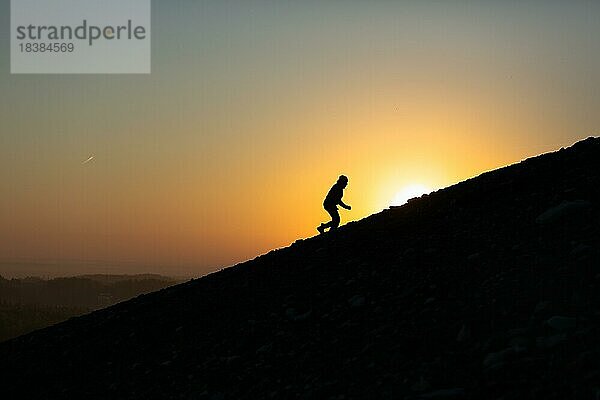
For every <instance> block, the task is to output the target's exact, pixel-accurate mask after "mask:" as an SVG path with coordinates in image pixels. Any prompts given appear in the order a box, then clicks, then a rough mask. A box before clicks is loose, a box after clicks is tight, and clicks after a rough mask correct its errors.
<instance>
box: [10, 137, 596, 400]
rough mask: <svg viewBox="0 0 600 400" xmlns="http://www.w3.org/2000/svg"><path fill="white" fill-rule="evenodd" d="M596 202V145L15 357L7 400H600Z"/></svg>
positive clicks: (378, 219)
mask: <svg viewBox="0 0 600 400" xmlns="http://www.w3.org/2000/svg"><path fill="white" fill-rule="evenodd" d="M599 200H600V139H594V138H590V139H587V140H585V141H582V142H579V143H577V144H576V145H574V146H572V147H570V148H568V149H564V150H561V151H559V152H556V153H551V154H546V155H542V156H539V157H535V158H532V159H529V160H526V161H524V162H521V163H519V164H516V165H513V166H510V167H506V168H502V169H500V170H497V171H493V172H489V173H485V174H483V175H481V176H479V177H477V178H474V179H470V180H468V181H466V182H463V183H460V184H458V185H455V186H452V187H450V188H447V189H444V190H440V191H438V192H436V193H434V194H431V195H429V196H424V197H422V198H420V199H418V200H413V201H411V202H409V204H407V205H405V206H403V207H399V208H393V209H390V210H386V211H383V212H381V213H379V214H376V215H373V216H371V217H368V218H366V219H364V220H362V221H359V222H356V223H351V224H348V225H346V226H345V227H343V228H342V229H340V230H339V231H338V232H337V233H335V234H329V235H325V236H321V237H315V238H312V239H307V240H303V241H298V242H296V243H295V244H294V245H292V246H291V247H289V248H285V249H281V250H277V251H273V252H271V253H269V254H266V255H264V256H261V257H258V258H256V259H255V260H252V261H249V262H246V263H243V264H239V265H237V266H234V267H231V268H228V269H225V270H223V271H221V272H218V273H215V274H212V275H209V276H207V277H204V278H202V279H198V280H194V281H191V282H188V283H185V284H181V285H178V286H174V287H171V288H168V289H165V290H161V291H160V292H156V293H152V294H148V295H144V296H140V297H137V298H135V299H133V300H130V301H127V302H124V303H121V304H118V305H116V306H113V307H110V308H107V309H104V310H100V311H97V312H94V313H92V314H89V315H86V316H83V317H79V318H74V319H71V320H69V321H67V322H65V323H62V324H59V325H56V326H54V327H51V328H47V329H44V330H41V331H38V332H34V333H32V334H29V335H26V336H22V337H20V338H17V339H14V340H11V341H9V342H5V343H3V344H0V377H1V380H2V382H3V383H2V393H3V396H2V397H3V398H4V399H9V398H23V399H43V398H53V399H129V398H131V399H170V398H173V399H179V398H180V399H263V398H273V399H295V398H302V399H354V398H356V399H402V398H408V399H419V398H423V399H442V398H444V399H450V398H466V399H484V398H487V399H494V398H498V399H500V398H502V399H514V398H528V399H567V398H569V399H591V398H596V395H597V393H599V389H598V388H600V290H599V289H600V262H599V261H600V253H599V251H600V246H598V244H599V242H600V228H599V227H600V224H599V223H600V210H599V207H598V205H599ZM4 394H8V397H5V396H4Z"/></svg>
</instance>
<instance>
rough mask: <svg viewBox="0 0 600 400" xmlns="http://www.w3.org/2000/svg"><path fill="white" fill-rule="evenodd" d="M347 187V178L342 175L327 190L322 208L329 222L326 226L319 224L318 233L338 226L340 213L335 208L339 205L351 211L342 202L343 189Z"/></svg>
mask: <svg viewBox="0 0 600 400" xmlns="http://www.w3.org/2000/svg"><path fill="white" fill-rule="evenodd" d="M347 185H348V178H347V177H346V176H344V175H340V177H339V178H338V180H337V182H336V183H334V184H333V186H332V187H331V189H329V193H327V196H326V197H325V201H323V208H325V211H327V212H328V213H329V215H331V221H330V222H328V223H326V224H321V225H319V226H318V227H317V230H318V231H319V233H324V232H325V229H327V228H329V231H330V232H331V231H332V230H334V229H337V227H338V226H339V225H340V213H339V212H338V208H337V206H338V205H340V206H342V207H343V208H345V209H346V210H351V209H352V207H350V206H349V205H347V204H344V202H343V201H342V196H344V188H345V187H346V186H347Z"/></svg>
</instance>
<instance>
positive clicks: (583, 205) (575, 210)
mask: <svg viewBox="0 0 600 400" xmlns="http://www.w3.org/2000/svg"><path fill="white" fill-rule="evenodd" d="M591 205H592V203H590V202H589V201H585V200H575V201H563V202H562V203H560V204H559V205H558V206H556V207H552V208H549V209H548V210H546V211H544V212H543V213H542V214H540V215H539V216H538V217H537V218H536V220H535V221H536V222H537V223H538V224H541V225H545V224H552V223H555V222H558V221H560V220H562V219H564V218H566V217H571V216H573V215H576V214H579V213H581V212H583V211H585V210H587V209H589V208H590V207H591Z"/></svg>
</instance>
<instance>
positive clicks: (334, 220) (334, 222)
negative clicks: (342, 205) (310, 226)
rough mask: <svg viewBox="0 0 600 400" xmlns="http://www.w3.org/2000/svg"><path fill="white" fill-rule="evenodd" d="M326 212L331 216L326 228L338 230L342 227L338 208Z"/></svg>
mask: <svg viewBox="0 0 600 400" xmlns="http://www.w3.org/2000/svg"><path fill="white" fill-rule="evenodd" d="M326 211H327V212H328V213H329V215H331V221H330V222H328V223H327V224H325V226H326V227H327V228H330V230H333V229H337V227H338V226H340V213H339V212H338V209H337V207H334V208H329V209H326Z"/></svg>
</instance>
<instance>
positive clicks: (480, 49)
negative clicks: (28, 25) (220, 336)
mask: <svg viewBox="0 0 600 400" xmlns="http://www.w3.org/2000/svg"><path fill="white" fill-rule="evenodd" d="M9 4H10V2H9V1H8V0H0V21H1V22H2V24H1V25H0V26H2V28H1V30H0V32H1V33H0V91H1V92H2V94H3V96H2V97H1V98H0V118H1V119H2V122H3V123H2V126H1V127H0V185H1V192H2V194H3V196H1V197H0V275H5V274H7V273H6V272H3V271H2V268H3V267H2V266H3V265H4V266H6V265H8V264H15V263H17V264H19V263H21V264H20V265H25V264H29V265H44V267H42V269H45V268H49V270H50V272H51V271H52V266H55V267H56V270H55V271H54V274H52V276H57V275H73V274H72V273H68V272H67V271H71V270H73V271H77V270H78V268H81V270H80V271H79V272H78V273H77V274H85V273H115V272H114V271H113V270H117V271H120V272H119V273H160V274H163V275H168V276H200V275H204V274H206V273H209V272H211V271H214V270H216V269H219V268H221V267H223V266H228V265H231V264H234V263H236V262H240V261H244V260H247V259H250V258H253V257H255V256H257V255H259V254H262V253H265V252H266V251H268V250H270V249H273V248H278V247H282V246H286V245H289V244H290V243H292V242H293V241H294V240H296V239H298V238H303V237H308V236H312V235H314V234H316V231H315V227H316V226H317V225H318V224H319V223H320V222H323V221H325V220H326V218H327V216H326V214H325V212H324V211H323V210H322V206H321V204H322V201H323V198H324V196H325V194H326V192H327V190H328V189H329V187H330V186H331V185H332V184H333V182H334V181H335V180H336V178H337V176H338V175H339V174H340V173H344V174H346V175H348V176H349V178H350V182H349V185H348V188H347V190H346V194H345V197H344V199H345V201H347V203H349V204H351V205H352V206H353V208H352V211H349V212H344V213H343V214H342V223H346V222H348V221H351V220H358V219H361V218H363V217H365V216H367V215H370V214H372V213H375V212H378V211H380V210H382V209H384V208H387V207H388V206H389V205H390V204H392V203H393V202H394V201H396V200H395V199H398V198H402V194H403V193H404V192H406V190H407V188H411V187H423V188H427V189H428V190H435V189H439V188H442V187H447V186H449V185H451V184H454V183H456V182H460V181H462V180H464V179H467V178H470V177H473V176H476V175H478V174H480V173H482V172H485V171H489V170H492V169H496V168H499V167H502V166H505V165H508V164H513V163H515V162H518V161H520V160H523V159H525V158H527V157H531V156H535V155H538V154H541V153H545V152H549V151H553V150H557V149H559V148H561V147H566V146H569V145H571V144H573V143H575V142H577V141H578V140H581V139H584V138H586V137H588V136H597V135H598V127H599V126H600V115H599V114H598V112H597V110H598V106H600V77H599V76H598V74H597V71H598V70H600V51H599V50H600V47H599V44H598V40H597V38H598V37H599V36H600V24H598V23H597V21H596V18H595V16H597V15H600V3H597V2H592V1H573V2H560V1H548V2H544V3H543V5H541V4H540V3H539V2H536V1H524V2H518V3H517V2H488V1H453V2H437V1H405V2H397V3H392V2H368V3H360V2H347V3H344V4H343V5H341V4H340V3H336V2H301V3H272V2H256V1H248V2H228V3H224V2H217V1H214V2H210V1H207V2H192V1H187V0H175V1H169V2H160V3H159V2H157V1H155V2H153V9H152V74H151V75H147V76H144V75H140V76H133V75H115V76H108V75H90V76H84V75H31V76H21V75H10V60H9V53H10V51H9V42H10V40H9V31H8V29H9V27H10V13H9ZM6 268H8V267H6ZM102 271H110V272H102ZM46 272H48V271H46ZM7 275H8V274H7ZM49 276H50V275H49Z"/></svg>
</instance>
